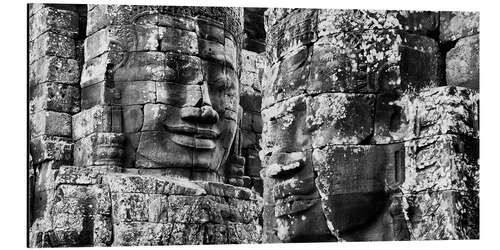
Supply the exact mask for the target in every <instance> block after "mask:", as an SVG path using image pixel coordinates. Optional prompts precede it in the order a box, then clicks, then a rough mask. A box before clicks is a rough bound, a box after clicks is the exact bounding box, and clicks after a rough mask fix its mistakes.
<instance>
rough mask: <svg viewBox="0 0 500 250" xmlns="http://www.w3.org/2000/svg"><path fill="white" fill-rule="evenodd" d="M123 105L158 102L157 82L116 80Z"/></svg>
mask: <svg viewBox="0 0 500 250" xmlns="http://www.w3.org/2000/svg"><path fill="white" fill-rule="evenodd" d="M115 84H116V85H115V87H116V89H117V92H119V93H120V103H121V105H136V104H146V103H155V102H156V85H157V83H156V82H153V81H144V82H142V81H141V82H116V83H115Z"/></svg>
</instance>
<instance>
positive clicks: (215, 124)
mask: <svg viewBox="0 0 500 250" xmlns="http://www.w3.org/2000/svg"><path fill="white" fill-rule="evenodd" d="M134 18H135V19H134V22H133V24H131V25H122V26H120V27H117V28H115V29H114V30H110V31H111V32H110V33H112V35H113V37H116V49H115V50H116V51H117V52H116V53H115V54H116V56H118V57H120V58H119V59H120V60H119V63H118V65H113V66H114V69H113V81H114V85H115V88H117V89H118V91H119V92H120V103H121V106H122V114H123V116H122V120H123V130H124V133H125V135H126V138H127V140H126V143H125V144H126V145H125V147H126V152H127V154H126V156H125V157H126V160H125V168H129V171H130V169H133V171H137V169H139V170H138V171H140V172H146V173H147V172H150V173H156V174H166V175H170V176H175V177H181V178H188V179H195V180H213V181H220V180H221V175H222V173H223V170H222V169H221V168H220V166H221V165H223V163H224V162H225V160H226V159H227V157H228V153H229V150H230V147H231V144H232V142H233V139H234V137H235V133H236V127H237V122H236V120H237V110H238V104H239V79H238V75H237V71H238V63H237V58H238V53H239V50H238V48H237V42H236V41H235V40H236V39H235V38H234V36H233V35H232V34H231V33H230V32H228V31H227V30H226V29H225V26H224V24H223V23H220V22H217V21H215V20H209V19H206V18H191V17H178V16H175V15H169V14H158V13H156V14H148V13H146V14H142V15H140V16H135V17H134ZM226 28H227V24H226ZM123 48H125V50H126V51H125V52H123V53H122V52H120V51H123V50H124V49H123Z"/></svg>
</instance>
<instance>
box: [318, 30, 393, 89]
mask: <svg viewBox="0 0 500 250" xmlns="http://www.w3.org/2000/svg"><path fill="white" fill-rule="evenodd" d="M402 42H403V41H402V38H401V36H400V35H399V34H398V33H396V31H394V30H383V31H379V30H366V31H350V32H346V33H344V32H342V33H335V34H333V35H330V36H325V37H322V38H320V39H319V40H318V41H317V42H316V43H314V47H313V49H314V51H313V58H312V62H311V63H312V67H311V73H310V75H309V81H310V86H308V92H310V93H322V92H354V93H367V92H373V91H374V89H375V88H376V87H377V86H378V85H380V84H382V83H380V82H379V81H386V82H384V83H385V84H398V81H399V79H398V78H399V76H398V75H396V76H392V77H389V78H388V79H380V77H381V76H380V74H382V73H383V70H385V68H386V67H390V66H391V65H395V64H398V62H399V61H400V60H401V54H400V51H399V47H400V46H401V44H402Z"/></svg>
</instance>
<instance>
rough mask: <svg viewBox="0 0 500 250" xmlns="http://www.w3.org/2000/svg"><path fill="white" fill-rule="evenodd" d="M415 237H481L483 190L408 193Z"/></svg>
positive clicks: (411, 224)
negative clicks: (480, 201)
mask: <svg viewBox="0 0 500 250" xmlns="http://www.w3.org/2000/svg"><path fill="white" fill-rule="evenodd" d="M404 198H405V199H406V202H407V204H408V207H407V208H406V213H407V214H408V215H409V222H410V223H408V224H409V231H410V235H411V240H465V239H479V192H477V191H470V192H459V191H454V190H446V191H440V192H420V193H415V194H409V195H405V197H404Z"/></svg>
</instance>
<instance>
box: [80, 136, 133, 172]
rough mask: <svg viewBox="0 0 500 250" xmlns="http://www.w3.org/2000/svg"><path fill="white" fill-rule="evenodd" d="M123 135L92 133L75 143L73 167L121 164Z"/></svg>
mask: <svg viewBox="0 0 500 250" xmlns="http://www.w3.org/2000/svg"><path fill="white" fill-rule="evenodd" d="M123 140H124V138H123V135H121V134H118V133H104V132H97V133H92V134H90V135H88V136H86V137H83V138H81V139H80V140H78V141H76V142H75V150H74V152H73V154H74V159H75V162H74V164H75V166H77V167H87V166H106V165H116V164H121V161H122V157H123Z"/></svg>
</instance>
